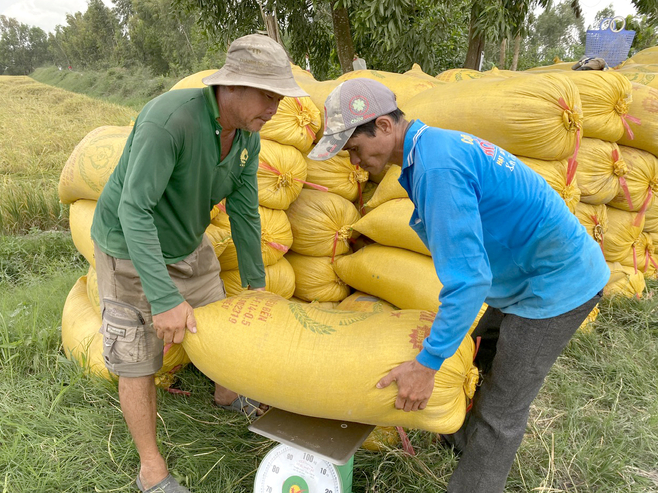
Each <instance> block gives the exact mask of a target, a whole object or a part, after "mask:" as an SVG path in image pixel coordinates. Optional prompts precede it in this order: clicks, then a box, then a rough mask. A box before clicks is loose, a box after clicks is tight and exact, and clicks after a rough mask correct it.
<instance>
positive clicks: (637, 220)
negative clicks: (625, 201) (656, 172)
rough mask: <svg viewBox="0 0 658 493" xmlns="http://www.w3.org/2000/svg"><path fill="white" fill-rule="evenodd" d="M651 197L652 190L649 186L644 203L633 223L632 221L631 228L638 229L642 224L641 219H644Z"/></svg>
mask: <svg viewBox="0 0 658 493" xmlns="http://www.w3.org/2000/svg"><path fill="white" fill-rule="evenodd" d="M652 197H653V189H652V188H651V186H649V192H648V193H647V198H646V199H645V201H644V203H643V204H642V207H641V208H640V210H639V211H638V213H637V216H635V221H633V226H635V227H638V228H639V227H640V224H642V218H644V215H645V214H646V213H647V209H648V208H649V204H650V203H651V198H652Z"/></svg>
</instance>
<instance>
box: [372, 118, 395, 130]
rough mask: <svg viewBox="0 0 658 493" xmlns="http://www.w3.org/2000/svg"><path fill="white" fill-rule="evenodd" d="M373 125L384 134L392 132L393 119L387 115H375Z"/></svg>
mask: <svg viewBox="0 0 658 493" xmlns="http://www.w3.org/2000/svg"><path fill="white" fill-rule="evenodd" d="M375 125H376V126H377V128H378V129H379V130H381V131H382V132H384V134H390V133H392V132H393V120H392V119H391V117H390V116H388V115H382V116H379V117H377V119H376V120H375Z"/></svg>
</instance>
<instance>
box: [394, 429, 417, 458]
mask: <svg viewBox="0 0 658 493" xmlns="http://www.w3.org/2000/svg"><path fill="white" fill-rule="evenodd" d="M395 429H396V430H398V435H400V440H401V441H402V449H403V450H404V451H405V452H406V453H408V454H409V455H412V456H413V455H416V451H415V450H414V448H413V446H412V445H411V440H409V437H408V436H407V433H406V432H405V431H404V429H403V428H402V427H401V426H396V427H395Z"/></svg>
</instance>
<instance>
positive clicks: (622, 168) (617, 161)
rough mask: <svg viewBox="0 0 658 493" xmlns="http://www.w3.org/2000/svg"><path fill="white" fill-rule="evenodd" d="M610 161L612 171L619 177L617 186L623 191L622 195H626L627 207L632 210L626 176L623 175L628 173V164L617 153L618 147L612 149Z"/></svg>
mask: <svg viewBox="0 0 658 493" xmlns="http://www.w3.org/2000/svg"><path fill="white" fill-rule="evenodd" d="M612 161H613V163H612V172H613V174H614V175H615V176H616V177H618V178H619V186H620V187H621V189H622V191H623V192H624V197H626V203H627V204H628V208H629V209H630V210H632V209H633V201H632V200H631V192H630V190H629V189H628V182H627V181H626V178H624V175H625V174H626V173H628V166H627V165H626V161H624V160H623V159H622V157H621V155H620V154H619V150H618V149H614V150H613V151H612Z"/></svg>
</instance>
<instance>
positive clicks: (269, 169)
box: [258, 161, 329, 192]
mask: <svg viewBox="0 0 658 493" xmlns="http://www.w3.org/2000/svg"><path fill="white" fill-rule="evenodd" d="M258 167H259V168H263V169H264V170H267V171H271V172H272V173H274V174H275V175H279V176H281V174H282V173H281V171H279V170H278V169H276V168H274V167H272V166H270V165H269V164H267V163H265V162H263V161H260V162H259V163H258ZM293 180H295V181H298V182H300V183H303V184H304V185H308V186H309V187H312V188H315V189H316V190H320V191H321V192H328V191H329V189H328V188H327V187H323V186H322V185H316V184H315V183H311V182H308V181H304V180H300V179H299V178H293Z"/></svg>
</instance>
